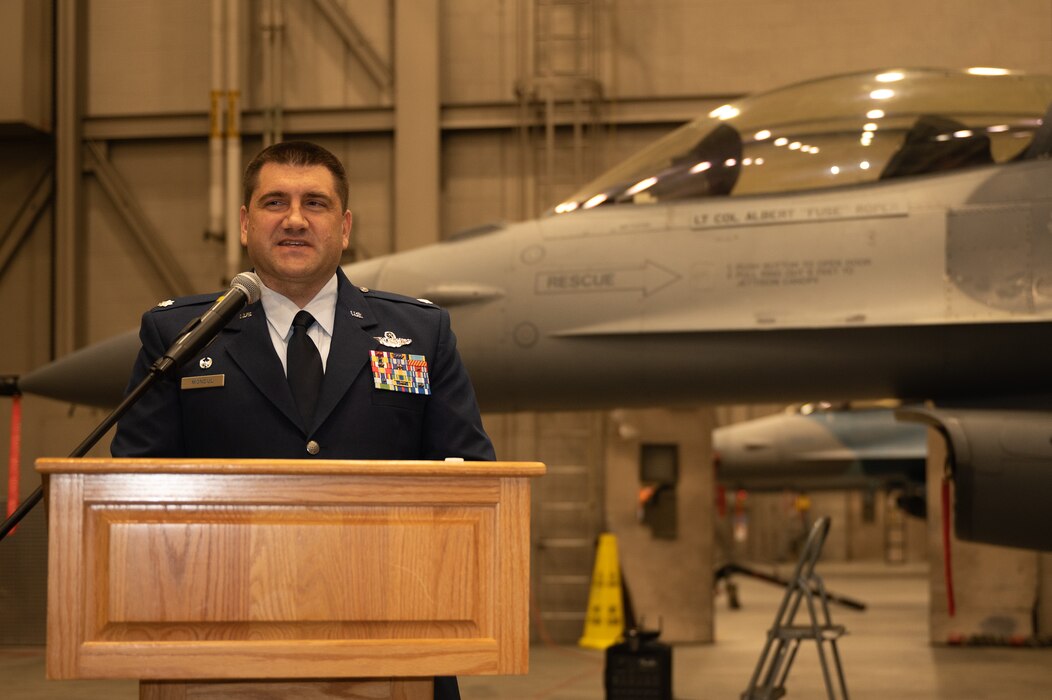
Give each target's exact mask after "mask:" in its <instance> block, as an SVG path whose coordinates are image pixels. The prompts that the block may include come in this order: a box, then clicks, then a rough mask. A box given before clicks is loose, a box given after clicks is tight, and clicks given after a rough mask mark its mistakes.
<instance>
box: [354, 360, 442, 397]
mask: <svg viewBox="0 0 1052 700" xmlns="http://www.w3.org/2000/svg"><path fill="white" fill-rule="evenodd" d="M369 357H370V361H371V364H372V368H373V385H374V386H375V387H376V388H377V389H383V390H384V391H402V392H406V393H409V394H426V395H430V394H431V380H430V379H429V378H428V376H427V358H426V357H424V356H423V355H408V354H406V353H401V352H387V351H386V350H370V351H369Z"/></svg>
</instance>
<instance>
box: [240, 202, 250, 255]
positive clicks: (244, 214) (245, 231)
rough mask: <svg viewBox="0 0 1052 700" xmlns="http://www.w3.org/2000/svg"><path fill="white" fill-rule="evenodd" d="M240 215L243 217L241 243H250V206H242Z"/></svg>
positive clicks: (245, 244)
mask: <svg viewBox="0 0 1052 700" xmlns="http://www.w3.org/2000/svg"><path fill="white" fill-rule="evenodd" d="M238 217H239V218H240V219H241V245H242V246H247V245H248V208H247V207H245V206H244V205H242V206H241V211H240V212H239V215H238Z"/></svg>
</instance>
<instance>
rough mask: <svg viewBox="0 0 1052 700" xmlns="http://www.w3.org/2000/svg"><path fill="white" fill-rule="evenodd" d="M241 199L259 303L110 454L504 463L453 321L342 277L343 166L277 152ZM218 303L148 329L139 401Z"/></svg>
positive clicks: (210, 299) (142, 407)
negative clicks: (186, 333) (162, 360)
mask: <svg viewBox="0 0 1052 700" xmlns="http://www.w3.org/2000/svg"><path fill="white" fill-rule="evenodd" d="M243 189H244V204H243V206H242V207H241V243H242V245H244V246H246V248H247V251H248V257H249V258H250V259H251V261H252V264H253V265H254V268H255V272H256V274H258V275H259V278H260V280H261V281H262V283H263V288H262V295H261V298H260V300H259V301H258V302H256V303H254V304H249V305H248V306H246V307H245V308H244V309H243V310H242V311H241V313H240V314H239V315H238V316H237V317H236V318H234V320H233V321H231V323H230V324H229V325H228V326H227V327H226V328H224V329H223V330H222V331H221V332H220V334H219V336H218V337H217V338H216V340H215V341H214V342H213V343H212V344H211V345H209V346H208V347H206V348H205V349H204V350H202V351H201V352H200V353H198V355H197V356H196V357H194V358H192V359H191V360H190V361H189V362H187V363H186V364H185V365H183V366H182V367H181V368H180V369H178V370H176V371H173V372H172V373H171V374H170V375H167V376H165V377H164V378H163V379H162V380H161V381H159V382H158V383H157V385H155V386H154V387H153V388H152V389H151V390H150V391H149V392H147V394H146V395H144V396H143V398H142V399H141V400H140V401H139V402H138V403H137V404H136V405H135V407H134V408H132V409H131V410H130V411H129V412H128V413H127V414H126V415H125V416H124V418H122V419H121V421H120V423H119V424H118V426H117V433H116V436H115V437H114V439H113V443H112V445H111V452H112V454H113V455H114V456H115V457H232V458H255V457H258V458H271V459H312V458H318V459H445V458H447V457H462V458H464V459H467V460H492V459H494V452H493V446H492V445H491V443H490V441H489V438H488V437H487V435H486V433H485V431H484V430H483V428H482V421H481V419H480V417H479V410H478V405H477V403H476V401H475V393H474V390H473V389H472V386H471V382H470V380H469V379H468V375H467V372H466V371H465V369H464V367H463V365H462V364H461V361H460V356H459V354H458V353H457V349H456V338H455V337H454V335H453V333H452V331H451V330H450V324H449V315H448V313H446V312H445V311H444V310H442V309H440V308H438V307H436V306H434V305H433V304H431V303H430V302H428V301H426V300H422V299H412V298H409V297H403V296H399V295H397V294H389V293H386V292H379V291H375V290H371V289H366V288H364V287H356V286H354V284H353V283H352V282H351V281H349V280H348V279H347V277H346V276H345V275H344V274H343V272H342V271H341V270H340V269H339V263H340V257H341V254H342V251H344V250H345V249H346V248H347V245H348V243H349V241H350V233H351V212H350V211H349V210H348V208H347V197H348V184H347V175H346V172H345V171H344V168H343V165H342V164H341V163H340V161H339V159H338V158H336V156H334V155H333V154H332V153H330V152H329V151H327V150H325V149H324V148H321V147H320V146H317V145H315V144H312V143H307V142H303V141H290V142H284V143H278V144H275V145H273V146H270V147H269V148H266V149H264V150H263V151H262V152H261V153H260V154H259V155H257V156H256V158H255V159H254V160H253V161H252V162H251V163H249V165H248V167H247V168H246V170H245V176H244V181H243ZM217 297H218V294H205V295H199V296H193V297H186V298H182V299H175V300H168V301H164V302H161V304H159V305H158V306H157V307H155V308H154V309H152V310H150V311H148V312H146V313H145V314H144V315H143V318H142V326H141V329H140V333H139V335H140V339H141V341H142V350H141V351H140V353H139V357H138V359H137V360H136V363H135V366H134V369H133V372H132V377H131V382H130V385H129V389H130V388H131V387H134V386H136V385H137V384H138V383H139V382H140V381H141V380H142V379H143V378H144V377H145V376H146V375H147V373H148V371H149V368H150V366H151V365H152V363H153V362H154V360H156V359H157V358H158V357H160V356H161V354H162V353H164V351H165V350H166V349H167V348H168V347H169V346H170V345H171V344H172V343H173V342H174V341H175V339H176V338H178V337H179V335H180V331H182V330H183V328H184V327H185V326H186V325H187V323H189V322H190V321H191V320H193V319H194V318H196V317H198V316H200V315H201V314H202V313H204V312H205V311H206V310H207V309H208V308H210V307H211V305H212V304H213V303H214V302H215V301H216V299H217ZM184 380H185V381H184ZM435 697H436V698H443V699H449V698H459V692H458V690H457V685H456V679H452V678H449V679H443V678H437V679H436V682H435Z"/></svg>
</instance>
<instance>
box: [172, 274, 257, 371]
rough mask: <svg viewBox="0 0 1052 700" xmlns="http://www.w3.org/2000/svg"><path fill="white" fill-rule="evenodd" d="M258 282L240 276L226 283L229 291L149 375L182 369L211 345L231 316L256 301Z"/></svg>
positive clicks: (245, 276)
mask: <svg viewBox="0 0 1052 700" xmlns="http://www.w3.org/2000/svg"><path fill="white" fill-rule="evenodd" d="M261 287H262V282H261V281H260V279H259V276H258V275H256V273H254V272H242V273H240V274H238V275H237V276H236V277H234V279H233V280H231V282H230V289H229V290H227V293H226V294H224V295H223V296H221V297H219V298H218V299H216V302H215V303H214V304H212V308H210V309H209V310H208V311H206V312H204V313H203V314H202V315H201V316H200V317H198V318H196V319H194V320H193V321H191V322H190V324H189V325H188V326H187V327H186V328H185V329H183V332H182V333H181V334H180V335H179V337H178V338H177V339H176V340H175V342H174V343H172V345H171V347H169V348H168V349H167V350H165V352H164V354H163V355H161V356H160V357H159V358H157V361H156V362H154V363H153V367H152V368H151V371H152V372H154V373H157V374H165V373H167V372H169V371H171V370H172V369H174V368H176V367H179V366H181V365H183V364H184V363H185V362H186V361H187V360H189V359H190V358H191V357H193V356H194V355H196V354H197V353H198V352H199V351H200V350H201V349H202V348H204V347H205V346H206V345H208V344H209V343H211V342H212V341H213V340H214V339H215V337H216V336H217V335H219V331H221V330H222V329H223V328H224V327H225V326H226V324H228V323H230V320H231V319H233V318H234V315H235V314H236V313H237V312H239V311H240V310H241V309H243V308H244V307H245V306H246V305H247V304H254V303H255V302H257V301H259V297H260V293H261Z"/></svg>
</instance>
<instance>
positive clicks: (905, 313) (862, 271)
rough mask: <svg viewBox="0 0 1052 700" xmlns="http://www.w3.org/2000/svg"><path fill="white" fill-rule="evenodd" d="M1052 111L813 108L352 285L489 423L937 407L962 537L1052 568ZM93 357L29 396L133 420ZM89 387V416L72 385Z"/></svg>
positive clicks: (880, 94) (830, 96)
mask: <svg viewBox="0 0 1052 700" xmlns="http://www.w3.org/2000/svg"><path fill="white" fill-rule="evenodd" d="M1050 103H1052V77H1048V76H1034V75H1023V74H1019V73H1015V72H1011V71H1007V70H1001V69H990V68H973V69H969V70H942V69H938V70H935V69H889V70H879V71H867V72H861V73H854V74H850V75H841V76H836V77H832V78H825V79H820V80H812V81H808V82H803V83H799V84H796V85H792V86H789V87H785V88H781V89H776V90H773V91H770V92H766V93H762V94H757V95H754V96H750V97H746V98H743V99H741V100H738V101H735V102H732V103H728V104H725V105H723V106H721V107H719V108H718V109H715V110H713V111H712V112H710V113H709V114H706V115H702V116H700V117H699V118H697V119H695V120H694V121H692V122H690V123H688V124H686V125H684V126H683V127H681V128H680V129H678V130H676V131H674V132H672V133H670V134H669V135H668V136H666V137H664V138H663V139H661V140H660V141H658V142H657V143H655V144H653V145H652V146H650V147H649V148H646V149H644V150H643V151H642V152H640V153H639V154H637V155H636V156H634V157H632V158H630V159H628V160H627V161H625V162H624V163H622V164H620V165H618V166H616V167H614V168H613V169H611V170H610V171H608V172H606V173H604V174H603V175H601V176H600V177H599V178H597V179H596V180H595V181H593V182H591V183H589V184H587V185H585V186H584V187H582V188H581V189H580V190H579V191H578V192H576V193H575V194H573V195H572V196H570V197H568V198H566V199H565V201H563V202H561V203H559V204H557V205H556V206H555V207H554V208H553V209H552V211H550V212H549V213H548V214H547V215H546V216H544V217H542V218H540V219H537V220H533V221H526V222H522V223H517V224H509V225H497V226H491V227H483V228H481V229H477V230H475V231H473V232H471V234H470V235H460V236H454V237H453V238H451V239H450V240H447V241H445V242H442V243H440V244H437V245H433V246H429V247H426V248H420V249H417V250H412V251H407V252H402V253H398V254H394V255H389V256H385V257H381V258H375V259H372V260H367V261H364V262H360V263H356V264H352V265H349V266H347V267H346V268H345V269H346V271H347V273H348V275H349V276H350V278H351V279H352V280H353V281H354V282H355V283H356V284H359V285H363V286H367V287H377V288H381V289H387V290H391V291H396V292H401V293H404V294H409V295H412V296H415V297H421V298H427V299H430V300H431V301H433V302H435V303H437V304H441V305H444V306H446V307H448V308H449V309H450V311H451V313H452V314H453V322H454V329H455V331H456V333H457V335H458V338H459V346H460V349H461V352H462V354H463V357H464V360H465V362H466V364H467V366H468V368H469V370H470V372H471V375H472V378H473V381H474V383H475V386H476V389H477V391H478V395H479V399H480V401H481V403H482V406H483V408H484V409H486V410H512V409H545V408H556V407H558V408H563V409H565V408H587V407H613V406H630V405H667V404H670V403H675V402H712V403H723V402H728V403H744V402H773V401H785V402H787V403H788V402H792V401H799V400H800V398H801V397H805V396H823V397H827V398H829V399H836V400H839V399H845V400H846V399H865V398H885V397H899V398H904V399H911V400H924V399H927V400H932V401H935V402H936V403H935V404H934V405H935V406H936V408H933V409H930V410H928V411H927V412H926V413H923V415H921V414H916V413H915V414H914V415H917V416H921V417H922V418H923V419H925V420H928V421H930V422H931V423H932V424H933V425H935V426H937V427H939V428H940V429H941V430H942V431H943V432H944V433H945V434H946V435H947V436H948V439H949V441H950V451H951V453H952V454H953V457H952V459H954V460H956V462H955V466H954V469H955V476H956V479H957V489H958V498H957V507H958V511H957V523H958V532H959V534H962V535H964V536H965V537H968V538H970V539H976V540H980V541H988V542H995V543H1001V544H1015V545H1017V546H1026V547H1034V548H1046V549H1052V527H1048V524H1049V522H1048V517H1047V516H1046V515H1045V513H1046V509H1045V503H1044V500H1045V499H1044V498H1043V494H1047V493H1048V492H1049V488H1050V487H1052V445H1050V442H1049V438H1050V436H1052V427H1050V426H1052V402H1050V400H1049V398H1048V397H1049V392H1052V373H1049V372H1046V371H1044V368H1045V364H1046V358H1045V352H1046V348H1047V347H1048V346H1049V343H1050V341H1052V325H1050V323H1049V322H1050V320H1052V161H1050V160H1049V159H1048V156H1049V154H1050V152H1052V118H1050V117H1049V114H1048V110H1049V105H1050ZM114 342H116V341H114ZM122 342H123V343H124V344H125V345H126V346H127V347H126V349H125V350H122V351H120V352H118V351H117V349H116V347H115V346H113V345H111V347H110V348H109V349H108V350H107V352H109V353H111V355H110V356H111V358H117V357H118V355H119V360H120V361H119V362H117V361H116V360H115V359H113V360H111V362H110V364H109V366H113V365H114V364H116V365H118V366H124V367H129V366H130V365H131V360H132V357H133V356H134V354H135V351H136V350H137V346H138V344H137V341H135V339H134V335H133V334H129V335H128V336H126V337H125V339H124V340H123V341H122ZM92 353H97V351H95V350H92V349H87V350H84V351H81V352H80V353H75V354H74V355H72V356H70V358H69V360H68V361H60V362H59V363H56V364H55V365H53V366H50V367H46V368H44V369H43V370H39V371H37V372H34V373H32V374H30V375H28V376H26V377H24V378H23V379H22V382H21V388H22V390H23V391H27V392H36V393H41V394H45V395H50V396H53V397H57V398H70V399H75V400H79V401H84V402H88V403H100V402H102V403H108V404H112V403H114V402H115V399H117V398H118V397H119V394H120V393H121V389H122V387H123V385H124V382H125V381H126V378H125V376H124V375H123V373H121V374H120V375H115V376H113V377H106V378H105V382H103V381H102V379H103V378H102V377H100V376H99V372H98V368H99V364H98V362H97V354H95V355H93V354H92ZM78 362H89V363H90V364H89V366H90V367H91V372H80V371H77V369H76V368H75V367H74V365H76V364H77V363H78ZM90 375H95V377H96V380H97V386H96V388H95V389H94V391H95V398H94V400H92V399H91V397H88V396H86V395H85V394H84V393H78V392H77V391H76V388H75V385H76V383H77V381H75V380H71V378H72V377H76V378H77V380H79V379H80V378H81V377H84V376H90ZM111 380H112V383H110V382H111ZM103 384H106V386H107V387H109V391H108V392H103V391H102V390H101V389H102V386H103ZM975 401H982V402H984V403H983V404H982V405H981V408H975V407H974V406H976V405H977V404H975V403H974V402H975ZM950 402H956V404H957V405H967V406H971V408H968V409H966V410H965V409H960V410H958V409H957V408H955V409H954V410H955V412H954V413H953V414H952V415H951V414H947V413H945V410H947V409H943V408H941V407H942V406H949V405H953V404H951V403H950ZM1024 409H1025V413H1022V414H1021V413H1019V411H1020V410H1024ZM1020 417H1022V419H1020ZM1006 431H1007V433H1010V434H1011V440H1010V441H1005V440H1003V439H1002V437H1003V435H1005V434H1007V433H1006ZM994 475H995V476H994ZM969 489H970V491H969ZM966 491H967V493H966Z"/></svg>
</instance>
